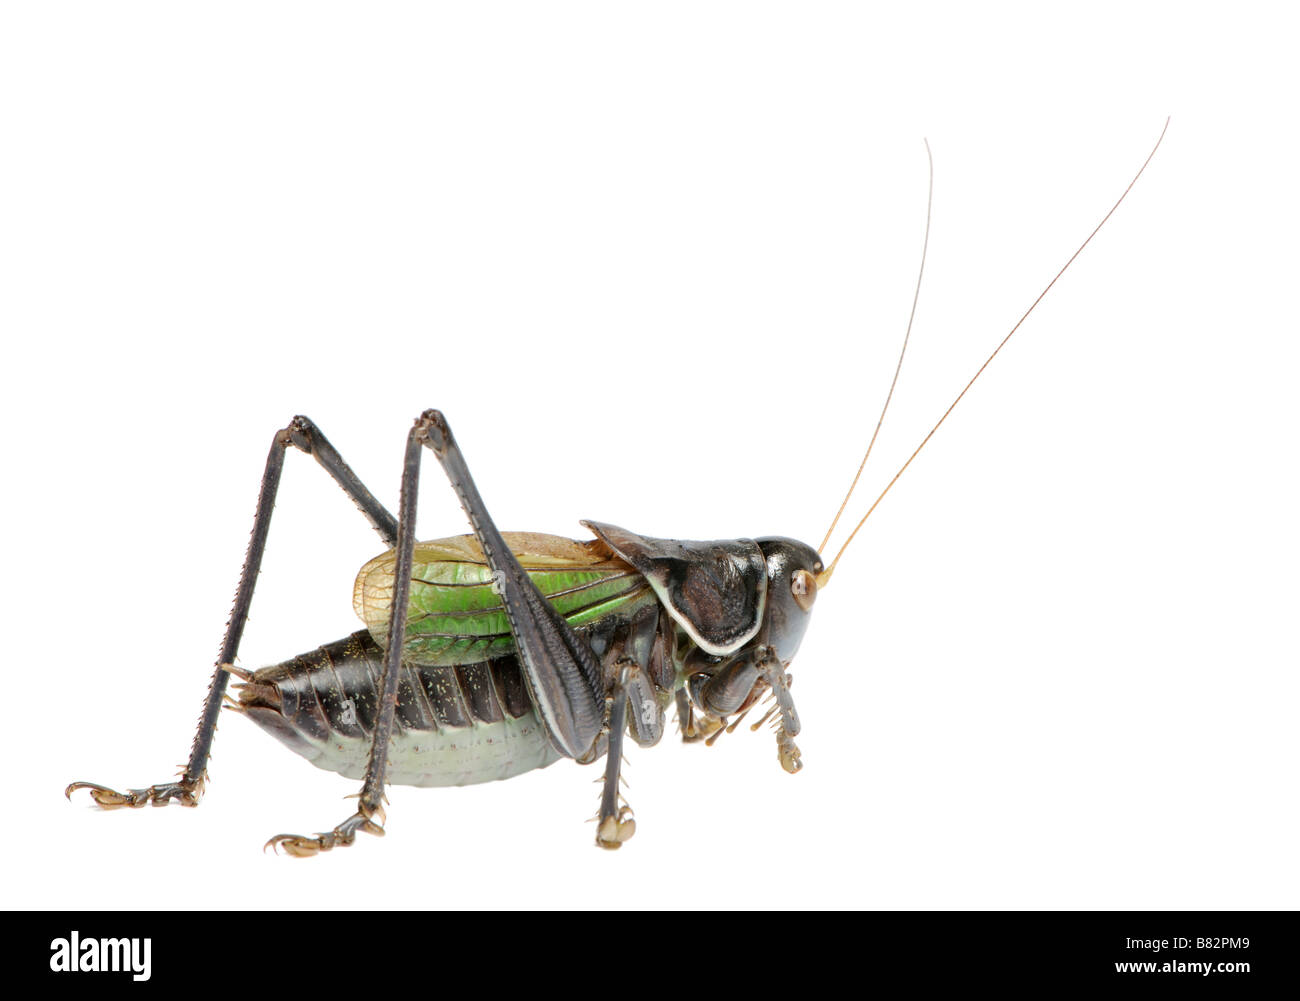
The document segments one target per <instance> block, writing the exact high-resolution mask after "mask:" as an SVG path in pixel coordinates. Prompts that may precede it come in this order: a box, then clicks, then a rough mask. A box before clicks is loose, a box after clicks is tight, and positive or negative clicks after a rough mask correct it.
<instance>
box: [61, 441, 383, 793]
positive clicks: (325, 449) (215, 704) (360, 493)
mask: <svg viewBox="0 0 1300 1001" xmlns="http://www.w3.org/2000/svg"><path fill="white" fill-rule="evenodd" d="M291 446H292V447H293V448H297V449H298V450H299V451H302V452H306V453H307V454H308V455H310V456H311V457H312V458H313V459H315V460H316V461H317V462H318V463H319V464H320V465H321V467H322V468H324V469H325V471H326V472H328V473H329V474H330V476H331V477H333V479H334V481H335V482H336V483H338V485H339V486H340V487H342V488H343V491H344V493H346V494H347V495H348V496H349V497H350V498H351V499H352V501H353V502H354V503H355V504H356V505H357V507H358V508H359V509H360V510H361V513H362V514H364V515H365V516H366V519H367V520H368V521H369V522H370V524H371V526H372V527H373V528H374V529H375V531H376V532H378V533H379V534H380V536H382V537H383V539H384V541H385V542H386V543H388V544H389V545H393V543H394V542H395V541H396V538H397V522H396V521H395V520H394V519H393V516H392V515H391V514H389V513H388V511H387V510H385V508H384V506H383V505H382V504H380V503H379V501H377V500H376V499H375V496H374V494H372V493H371V492H370V491H369V490H367V489H366V487H365V486H364V484H362V482H361V481H360V480H359V479H357V476H356V474H355V473H353V472H352V469H351V468H350V467H349V466H348V464H347V463H346V462H344V461H343V459H342V457H341V456H340V455H339V454H338V452H337V451H335V449H334V446H333V445H331V444H330V443H329V441H328V439H326V437H325V436H324V435H323V434H321V432H320V429H318V428H317V427H316V425H315V424H313V423H312V422H311V421H310V420H308V419H307V418H306V417H295V418H294V419H293V420H292V421H290V422H289V425H288V426H287V427H285V428H282V429H281V430H279V431H277V432H276V433H275V437H274V438H272V439H271V450H270V452H269V453H268V454H267V457H266V468H265V471H264V472H263V473H262V486H261V489H260V490H259V492H258V497H257V513H256V515H254V518H253V535H252V538H251V539H250V540H249V543H248V552H247V554H246V555H245V557H244V568H243V570H242V571H241V573H240V575H239V587H238V589H237V590H236V592H235V604H234V608H233V609H232V610H231V613H230V621H229V623H228V624H227V625H226V635H225V638H224V639H223V640H222V641H221V653H220V655H219V657H218V660H217V664H216V668H215V670H214V671H213V672H212V680H211V681H210V682H209V683H208V694H207V698H206V699H205V700H204V703H203V714H202V716H201V717H200V718H199V729H198V732H197V733H196V734H195V735H194V743H193V745H192V746H191V748H190V758H189V762H188V763H187V764H186V765H185V768H184V770H183V771H182V772H181V775H180V778H179V779H178V780H177V781H175V782H162V783H159V784H157V785H151V786H148V787H146V788H143V789H128V790H127V791H126V792H118V791H117V790H115V789H110V788H108V787H107V786H102V785H99V784H98V783H95V782H73V783H72V784H71V785H69V786H68V787H67V789H65V790H64V794H65V795H66V796H68V797H69V798H71V797H72V794H73V792H75V791H76V790H78V789H86V790H88V791H89V792H90V795H91V797H92V798H93V799H94V801H95V802H96V803H98V804H99V805H100V806H101V807H104V808H106V809H112V808H115V807H141V806H145V805H152V806H166V805H167V804H168V803H170V802H172V801H173V800H174V801H176V802H178V803H180V804H181V805H182V806H197V805H198V802H199V799H200V798H201V797H202V796H203V784H204V781H205V779H206V777H207V767H208V759H209V757H210V756H211V754H212V741H213V739H214V737H215V736H216V730H217V715H218V714H219V713H220V712H221V705H222V700H223V698H224V696H225V693H226V683H227V682H228V681H229V678H230V667H231V665H232V664H233V663H234V661H235V657H236V655H237V654H238V652H239V641H240V639H241V637H242V636H243V633H244V623H245V622H246V621H247V620H248V609H249V606H250V605H251V604H252V601H253V587H254V585H255V584H256V583H257V574H258V571H259V570H260V569H261V566H262V554H263V553H264V552H265V550H266V538H267V534H268V533H269V531H270V528H271V512H272V511H273V510H274V508H275V495H276V492H277V490H278V489H279V486H280V474H281V472H282V471H283V469H284V453H285V451H286V450H287V449H288V448H289V447H291Z"/></svg>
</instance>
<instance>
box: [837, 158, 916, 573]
mask: <svg viewBox="0 0 1300 1001" xmlns="http://www.w3.org/2000/svg"><path fill="white" fill-rule="evenodd" d="M922 141H923V142H924V143H925V158H926V160H928V161H929V163H930V189H929V191H928V193H927V194H926V196H925V239H924V240H923V241H922V242H921V268H920V270H919V271H918V272H917V275H916V291H915V292H914V293H913V294H912V312H911V313H910V314H909V315H908V317H907V332H906V333H905V334H904V335H903V350H902V351H900V352H898V365H897V366H896V367H895V368H894V381H893V382H891V383H890V384H889V393H888V394H887V395H886V396H885V405H884V406H883V407H881V408H880V419H879V420H878V421H876V430H875V431H873V432H872V433H871V441H869V442H867V452H866V454H865V455H863V456H862V462H861V463H859V464H858V471H857V474H856V475H855V476H854V477H853V482H852V483H850V484H849V492H848V493H846V494H845V495H844V500H842V501H840V509H839V510H838V511H836V512H835V517H834V518H833V519H832V520H831V527H830V528H828V529H826V538H824V539H822V544H821V545H820V546H818V547H817V552H819V553H821V552H825V550H826V543H828V542H830V541H831V534H832V533H833V532H834V531H835V526H836V525H838V524H839V523H840V515H842V514H843V513H844V509H845V507H847V506H848V503H849V498H850V497H852V496H853V491H854V490H855V489H856V488H857V485H858V480H859V479H860V478H861V476H862V470H863V469H865V468H866V466H867V460H868V459H869V458H871V449H872V448H873V447H874V446H875V444H876V436H877V435H879V434H880V426H881V425H882V424H884V423H885V413H886V412H887V411H888V410H889V401H890V400H892V399H893V398H894V387H895V386H897V385H898V373H899V372H901V371H902V370H903V356H904V355H905V354H907V342H908V341H909V340H911V339H912V322H913V321H914V320H915V319H916V304H917V302H919V301H920V299H921V279H922V278H923V277H924V276H925V255H926V251H928V250H929V249H930V213H931V209H932V208H933V206H934V156H933V155H932V154H931V153H930V140H929V139H925V140H922ZM827 579H829V576H828V578H827Z"/></svg>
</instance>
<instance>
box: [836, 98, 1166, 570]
mask: <svg viewBox="0 0 1300 1001" xmlns="http://www.w3.org/2000/svg"><path fill="white" fill-rule="evenodd" d="M1168 131H1169V119H1168V118H1166V119H1165V127H1164V128H1163V129H1161V130H1160V138H1159V139H1157V140H1156V144H1155V146H1153V147H1152V148H1151V152H1150V153H1148V154H1147V158H1146V160H1144V161H1143V162H1142V166H1141V167H1140V168H1139V169H1138V172H1137V173H1136V174H1134V175H1133V180H1131V181H1129V182H1128V187H1127V188H1125V189H1124V193H1123V194H1122V195H1120V196H1119V199H1118V200H1117V201H1116V202H1115V204H1114V205H1112V206H1111V208H1110V211H1109V212H1107V213H1106V215H1105V216H1104V217H1103V218H1102V220H1101V222H1099V223H1097V227H1096V228H1095V229H1094V230H1093V231H1092V232H1091V233H1089V234H1088V239H1086V240H1084V241H1083V243H1081V244H1079V249H1078V250H1076V251H1075V252H1074V253H1073V254H1071V255H1070V259H1069V260H1068V261H1066V262H1065V265H1064V266H1063V267H1062V268H1061V270H1060V271H1058V272H1057V273H1056V277H1055V278H1053V279H1052V280H1051V281H1050V282H1048V283H1047V287H1046V288H1045V289H1043V291H1042V292H1040V293H1038V298H1037V299H1035V300H1034V301H1033V303H1032V304H1031V305H1030V307H1029V308H1028V309H1027V310H1025V314H1024V316H1022V317H1020V319H1019V320H1017V321H1016V325H1015V326H1014V327H1012V328H1011V331H1010V333H1008V334H1007V336H1006V337H1004V338H1002V342H1001V343H1000V344H998V346H997V347H996V348H994V349H993V353H992V354H991V355H989V356H988V358H986V359H985V360H984V364H983V365H981V366H980V367H979V371H978V372H976V373H975V374H974V375H973V376H971V380H970V382H968V383H966V386H965V388H964V389H962V391H961V392H960V393H958V394H957V398H956V399H955V400H953V401H952V403H950V404H949V405H948V409H947V410H945V411H944V412H943V416H942V417H940V418H939V420H938V422H937V423H936V424H935V425H934V427H932V428H931V429H930V433H929V434H927V435H926V436H925V437H924V438H923V439H922V440H921V444H919V445H917V446H916V451H914V452H913V453H912V454H911V455H910V456H908V459H907V461H906V462H904V463H903V465H902V468H900V469H899V470H898V472H897V473H895V474H894V478H893V479H892V480H890V481H889V485H888V486H886V487H885V489H884V490H882V491H881V492H880V496H879V497H877V498H876V500H875V502H874V503H873V504H872V505H871V507H870V508H868V509H867V513H866V514H864V515H863V516H862V520H861V521H859V522H858V524H857V527H856V528H854V529H853V531H852V532H851V533H849V537H848V539H847V540H846V541H845V543H844V545H842V546H841V547H840V551H839V552H838V553H836V554H835V559H833V560H831V563H830V566H828V567H827V568H826V569H825V570H823V571H822V572H821V573H820V574H818V575H817V587H818V588H823V587H825V586H826V585H827V584H829V583H830V579H831V574H833V573H834V572H835V565H836V564H837V563H839V561H840V557H841V556H843V555H844V550H846V549H848V548H849V543H850V542H852V541H853V538H854V536H856V535H857V534H858V530H859V529H860V528H862V526H863V525H865V524H866V522H867V519H868V518H870V517H871V512H873V511H875V509H876V507H877V506H878V505H879V504H880V502H881V501H882V500H884V499H885V494H887V493H889V491H890V490H891V489H892V488H893V486H894V484H895V483H897V482H898V478H899V477H900V476H902V475H903V472H904V471H905V470H906V469H907V467H908V466H910V465H911V464H912V460H913V459H915V458H916V457H917V455H918V454H920V451H921V449H923V448H925V446H926V444H927V443H928V442H929V441H930V439H931V438H933V437H934V433H935V432H936V431H938V430H939V428H940V427H941V426H942V425H943V422H944V421H946V420H947V419H948V415H949V414H950V413H952V412H953V409H954V408H955V407H956V406H957V404H958V403H960V402H961V398H962V397H963V396H965V395H966V391H967V390H968V389H970V388H971V386H973V385H975V380H976V379H978V378H979V377H980V376H981V375H983V374H984V370H985V369H986V368H988V367H989V363H990V362H992V361H993V359H994V358H996V357H997V356H998V352H999V351H1001V350H1002V348H1003V347H1004V346H1005V345H1006V343H1007V341H1009V340H1011V337H1012V335H1013V334H1015V332H1016V331H1017V330H1019V329H1020V326H1021V324H1023V323H1024V322H1025V320H1027V319H1028V318H1029V314H1030V313H1032V312H1033V311H1034V309H1035V308H1036V307H1037V306H1038V304H1039V303H1040V302H1042V301H1043V297H1044V296H1045V295H1047V293H1048V292H1050V291H1051V290H1052V286H1053V285H1055V284H1056V282H1057V280H1058V279H1059V278H1060V277H1061V275H1063V274H1065V272H1066V270H1067V269H1068V268H1069V267H1070V265H1071V264H1073V263H1074V259H1075V258H1076V257H1078V256H1079V255H1080V254H1082V253H1083V248H1084V247H1086V246H1088V244H1089V243H1091V242H1092V238H1093V237H1094V236H1096V235H1097V233H1098V232H1100V230H1101V227H1103V226H1105V225H1106V222H1107V220H1109V219H1110V217H1111V216H1112V215H1114V214H1115V210H1116V209H1117V208H1119V207H1120V205H1122V204H1123V202H1124V199H1125V198H1127V197H1128V193H1129V192H1130V191H1132V190H1133V185H1135V184H1137V182H1138V178H1139V177H1141V176H1142V174H1143V172H1144V171H1145V170H1146V169H1147V164H1149V163H1150V162H1151V159H1152V157H1154V156H1155V155H1156V150H1158V149H1159V148H1160V144H1161V143H1162V142H1164V139H1165V133H1166V132H1168Z"/></svg>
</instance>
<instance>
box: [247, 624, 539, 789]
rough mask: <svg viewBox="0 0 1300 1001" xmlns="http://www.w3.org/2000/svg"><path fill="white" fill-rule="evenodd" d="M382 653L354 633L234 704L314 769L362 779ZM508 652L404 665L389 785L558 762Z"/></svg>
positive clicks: (482, 776) (467, 779)
mask: <svg viewBox="0 0 1300 1001" xmlns="http://www.w3.org/2000/svg"><path fill="white" fill-rule="evenodd" d="M383 671H384V651H383V649H382V648H381V647H380V646H379V645H378V644H377V643H376V642H375V641H374V640H373V639H372V638H371V636H370V634H369V632H367V631H365V630H362V631H361V632H357V633H353V634H352V635H351V636H348V637H346V638H344V639H341V640H338V641H337V642H334V643H327V644H326V645H325V646H322V647H320V648H319V649H317V650H313V651H312V652H311V653H307V654H303V655H301V656H298V657H295V658H293V659H292V660H288V661H285V662H284V663H282V664H276V665H274V666H272V667H264V668H262V669H261V670H259V671H257V672H255V673H254V674H253V676H252V678H251V679H250V680H249V681H247V682H246V683H244V684H242V685H239V686H237V687H238V690H239V701H238V703H237V704H236V705H235V706H233V707H232V708H235V709H236V710H237V711H239V712H240V713H242V714H243V715H245V716H248V717H249V718H251V719H252V720H253V721H254V722H255V723H257V724H258V725H259V726H261V727H262V728H263V729H264V730H267V731H268V732H270V733H271V734H273V735H274V736H275V737H277V738H278V739H279V740H280V741H281V742H282V743H284V744H285V745H286V746H287V747H289V748H291V749H292V750H294V751H295V752H296V753H298V754H301V755H302V756H303V757H304V758H306V759H307V760H308V761H310V762H311V763H312V764H314V765H316V766H318V767H320V768H324V769H326V770H328V771H333V772H338V773H340V774H341V775H345V776H347V777H349V778H355V779H360V778H361V777H362V776H363V775H364V773H365V769H366V764H367V762H368V760H369V757H370V740H371V735H372V734H373V732H374V725H375V717H376V715H377V713H378V706H379V696H378V690H379V683H380V680H381V678H382V675H383ZM559 757H560V754H559V752H558V751H556V750H555V749H554V748H553V747H552V746H551V743H550V740H549V739H548V738H547V736H546V731H545V729H544V728H543V727H542V724H541V722H540V721H539V720H538V718H537V715H536V713H535V712H534V711H533V705H532V701H531V700H530V699H529V697H528V692H527V690H526V689H525V687H524V680H523V676H522V674H521V673H520V670H519V664H518V662H517V661H516V659H515V657H514V656H513V655H510V656H505V657H498V658H495V659H493V660H488V661H482V662H480V663H475V664H461V665H458V666H456V667H429V666H424V665H419V664H408V663H403V664H402V668H401V673H400V674H399V676H398V690H397V716H396V719H395V721H394V725H393V733H392V740H391V743H390V744H389V752H388V769H387V778H388V781H389V782H395V783H397V784H399V785H414V786H455V785H470V784H473V783H476V782H489V781H492V780H493V779H506V778H510V777H511V776H514V775H519V774H521V773H522V772H526V771H530V770H532V769H534V768H543V767H545V766H546V765H549V764H551V762H553V761H556V760H558V759H559Z"/></svg>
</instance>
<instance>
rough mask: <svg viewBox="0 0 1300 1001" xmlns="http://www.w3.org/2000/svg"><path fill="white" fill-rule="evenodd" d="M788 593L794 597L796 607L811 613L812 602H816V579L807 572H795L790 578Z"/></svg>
mask: <svg viewBox="0 0 1300 1001" xmlns="http://www.w3.org/2000/svg"><path fill="white" fill-rule="evenodd" d="M790 593H791V594H792V595H794V601H795V604H796V605H798V606H799V607H800V608H802V609H803V610H804V611H805V612H811V611H812V607H813V602H814V601H816V600H817V578H816V577H814V576H813V575H812V574H810V573H809V572H808V571H807V570H796V571H795V572H794V573H793V574H791V576H790Z"/></svg>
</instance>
